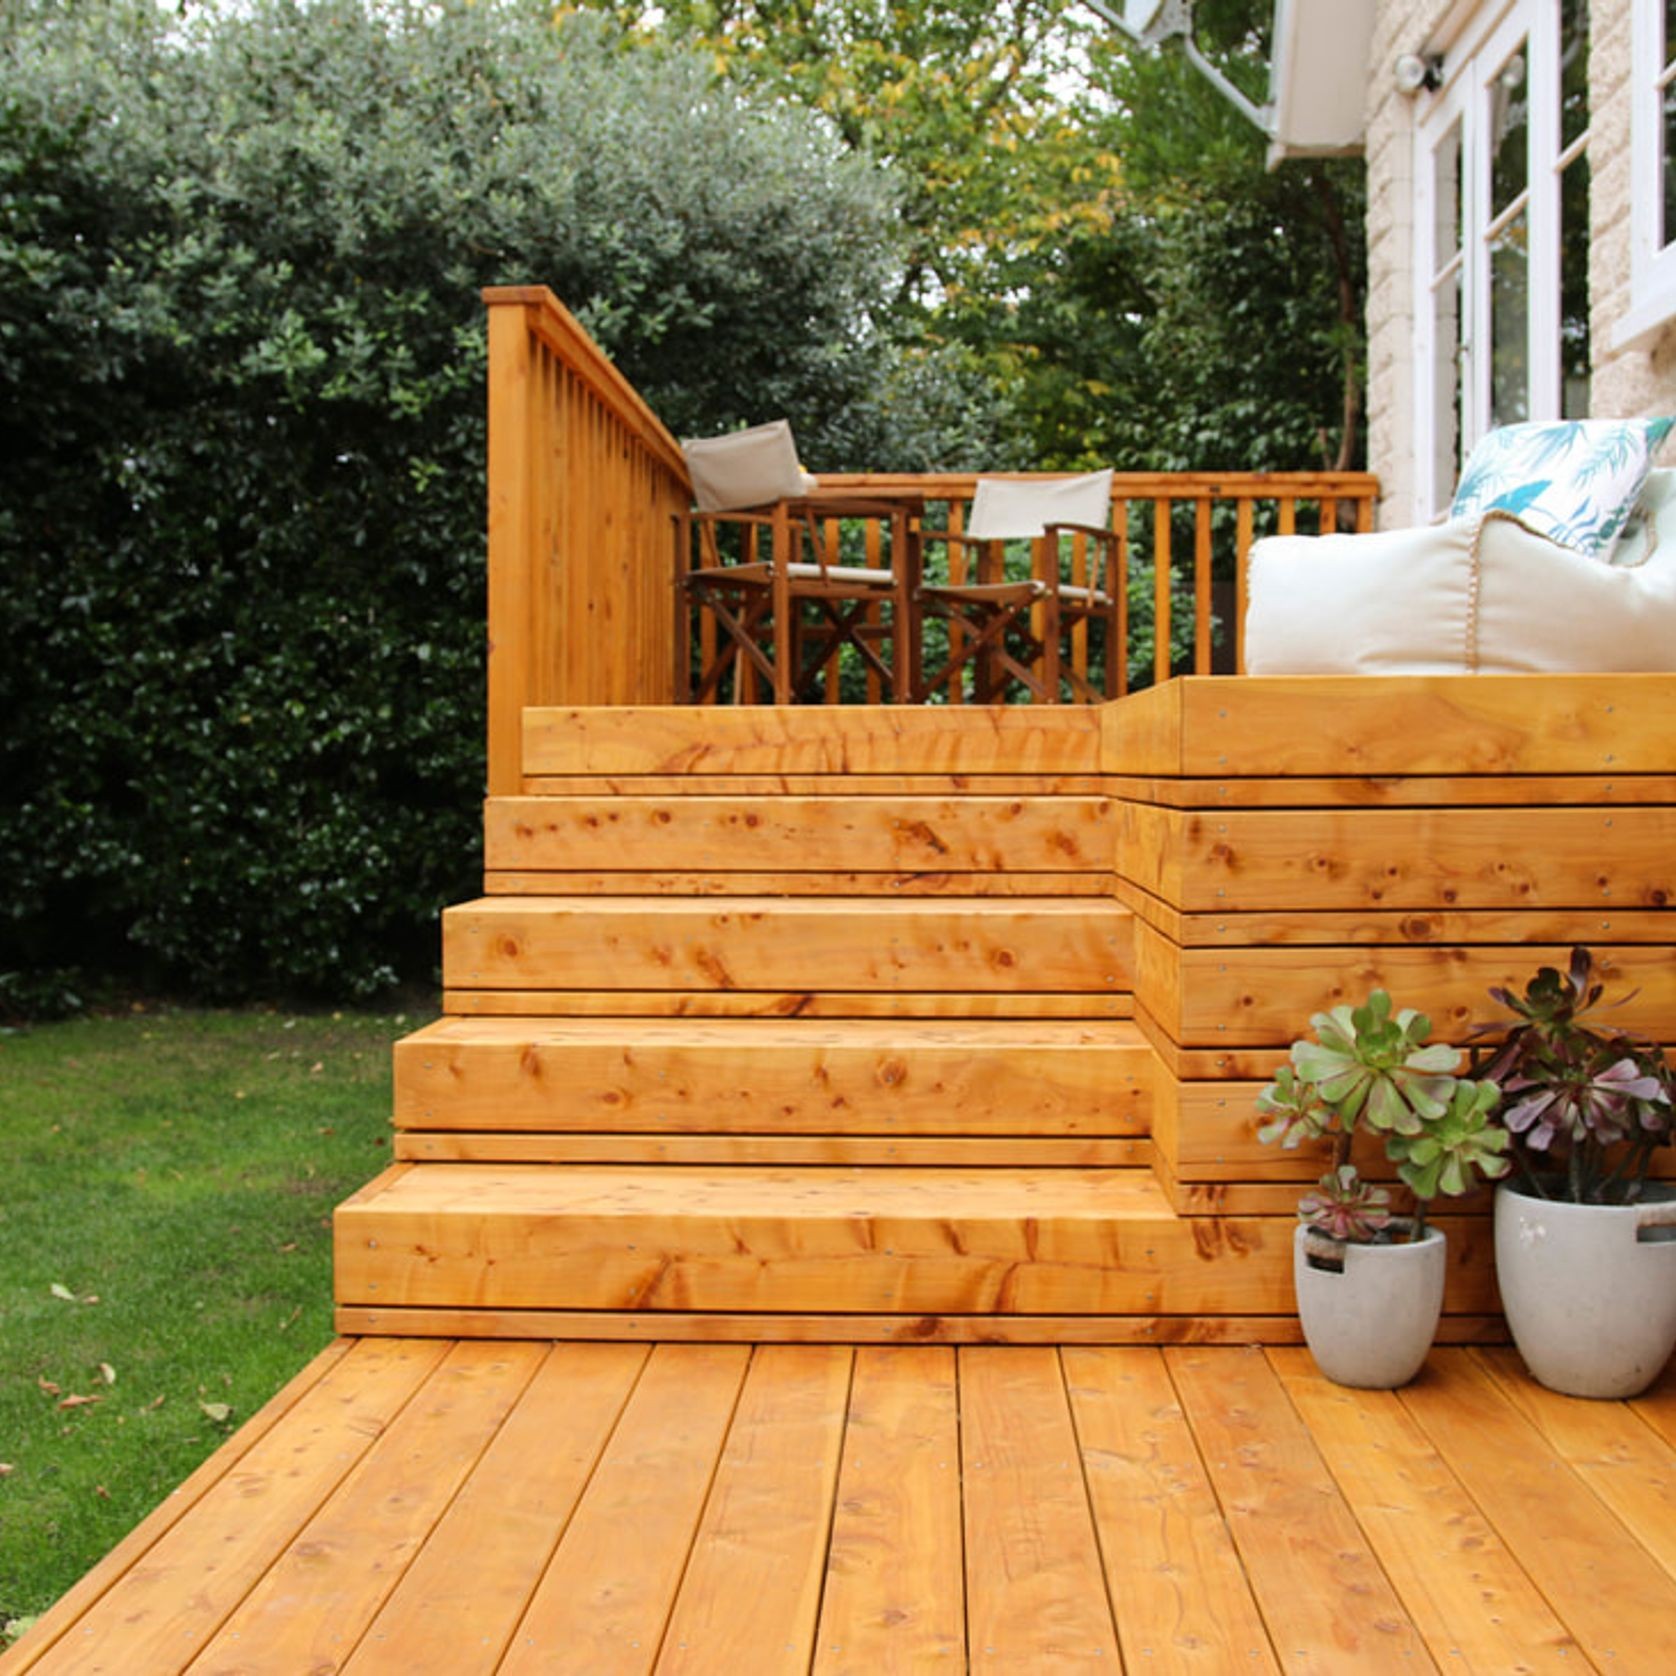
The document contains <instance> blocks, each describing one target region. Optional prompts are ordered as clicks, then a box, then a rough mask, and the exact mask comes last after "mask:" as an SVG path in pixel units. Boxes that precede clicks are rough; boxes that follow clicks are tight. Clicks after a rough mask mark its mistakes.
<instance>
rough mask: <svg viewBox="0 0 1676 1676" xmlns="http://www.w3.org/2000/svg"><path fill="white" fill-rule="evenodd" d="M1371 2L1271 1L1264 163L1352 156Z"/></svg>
mask: <svg viewBox="0 0 1676 1676" xmlns="http://www.w3.org/2000/svg"><path fill="white" fill-rule="evenodd" d="M1373 13H1374V0H1275V15H1274V47H1273V51H1272V54H1271V56H1270V60H1269V106H1270V110H1271V112H1272V114H1271V116H1270V123H1271V132H1270V144H1269V161H1270V162H1271V163H1275V162H1278V161H1279V160H1280V159H1281V158H1284V157H1330V156H1335V155H1337V154H1339V153H1342V152H1350V151H1360V150H1361V148H1362V138H1363V128H1364V125H1365V118H1366V112H1367V99H1368V76H1369V73H1370V66H1369V63H1368V58H1369V55H1370V52H1371V50H1372V46H1373Z"/></svg>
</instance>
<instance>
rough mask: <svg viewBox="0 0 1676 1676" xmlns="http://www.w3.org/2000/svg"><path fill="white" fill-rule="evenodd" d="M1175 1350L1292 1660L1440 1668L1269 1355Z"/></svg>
mask: <svg viewBox="0 0 1676 1676" xmlns="http://www.w3.org/2000/svg"><path fill="white" fill-rule="evenodd" d="M1164 1355H1165V1357H1166V1359H1167V1362H1168V1366H1169V1369H1170V1375H1171V1378H1172V1380H1173V1381H1174V1383H1175V1387H1176V1390H1177V1392H1178V1393H1179V1395H1180V1399H1181V1404H1182V1407H1183V1409H1184V1410H1185V1411H1186V1414H1187V1418H1188V1420H1189V1422H1190V1423H1191V1425H1192V1427H1193V1431H1194V1434H1195V1436H1196V1437H1197V1439H1198V1443H1199V1449H1200V1451H1201V1453H1202V1455H1203V1457H1204V1462H1205V1466H1206V1468H1207V1469H1208V1470H1209V1473H1210V1479H1211V1483H1212V1484H1213V1485H1214V1486H1215V1489H1216V1493H1217V1496H1218V1498H1219V1499H1220V1501H1221V1503H1222V1508H1223V1511H1224V1513H1225V1514H1226V1515H1227V1518H1228V1524H1229V1528H1230V1529H1231V1531H1232V1533H1233V1538H1234V1541H1235V1543H1236V1544H1237V1545H1238V1548H1239V1553H1240V1558H1241V1560H1242V1561H1243V1563H1244V1566H1245V1571H1246V1575H1247V1577H1248V1578H1249V1579H1250V1581H1251V1586H1252V1588H1253V1590H1254V1592H1255V1594H1256V1597H1257V1604H1258V1607H1259V1608H1260V1610H1261V1611H1262V1614H1263V1617H1264V1620H1265V1622H1266V1623H1267V1624H1268V1626H1269V1633H1270V1635H1271V1636H1272V1637H1273V1640H1274V1648H1275V1652H1276V1654H1277V1655H1278V1656H1279V1659H1280V1661H1281V1664H1282V1666H1283V1668H1285V1669H1286V1670H1288V1671H1298V1672H1309V1673H1315V1672H1319V1673H1320V1676H1339V1673H1341V1672H1344V1671H1349V1670H1354V1671H1356V1672H1357V1676H1362V1673H1363V1672H1367V1673H1368V1676H1373V1673H1375V1672H1380V1671H1393V1672H1395V1671H1416V1670H1435V1669H1436V1668H1437V1666H1436V1665H1435V1664H1434V1663H1433V1661H1432V1660H1431V1659H1430V1658H1429V1657H1428V1656H1427V1653H1426V1648H1425V1645H1424V1643H1423V1642H1422V1641H1421V1639H1420V1636H1419V1634H1418V1633H1417V1631H1416V1630H1415V1627H1414V1625H1413V1623H1412V1622H1411V1621H1410V1619H1409V1617H1408V1614H1407V1613H1406V1612H1405V1611H1404V1610H1403V1608H1402V1605H1401V1603H1400V1602H1399V1601H1398V1599H1397V1597H1396V1595H1395V1593H1394V1592H1393V1591H1392V1588H1391V1585H1390V1583H1389V1582H1388V1581H1387V1580H1386V1577H1385V1574H1384V1572H1383V1571H1382V1570H1381V1569H1380V1566H1379V1562H1378V1560H1377V1559H1376V1558H1375V1557H1374V1554H1373V1552H1372V1550H1371V1549H1370V1547H1369V1545H1368V1542H1367V1539H1366V1537H1365V1536H1364V1535H1363V1534H1362V1532H1361V1530H1360V1528H1359V1527H1358V1526H1357V1524H1356V1521H1355V1519H1354V1517H1353V1516H1352V1514H1351V1511H1350V1509H1349V1508H1348V1507H1347V1506H1346V1505H1345V1501H1344V1498H1343V1497H1342V1496H1341V1495H1340V1494H1339V1491H1338V1488H1337V1486H1336V1485H1335V1484H1334V1483H1333V1480H1332V1477H1331V1475H1330V1474H1329V1473H1328V1471H1327V1469H1326V1467H1325V1465H1324V1464H1323V1462H1322V1460H1321V1457H1320V1455H1319V1454H1318V1453H1317V1452H1316V1449H1315V1445H1314V1444H1313V1442H1312V1441H1311V1440H1310V1436H1309V1433H1308V1431H1307V1430H1306V1429H1305V1427H1304V1425H1303V1422H1302V1421H1301V1420H1300V1419H1299V1418H1298V1415H1297V1412H1296V1411H1295V1410H1294V1409H1293V1407H1292V1405H1291V1404H1290V1402H1288V1401H1287V1398H1286V1395H1285V1392H1284V1391H1282V1389H1281V1387H1280V1384H1279V1381H1278V1380H1277V1379H1276V1378H1275V1376H1274V1373H1273V1372H1272V1370H1271V1369H1270V1368H1269V1365H1268V1363H1267V1362H1265V1361H1264V1359H1263V1356H1262V1353H1261V1352H1259V1351H1249V1350H1247V1351H1239V1350H1217V1351H1210V1350H1167V1351H1165V1352H1164Z"/></svg>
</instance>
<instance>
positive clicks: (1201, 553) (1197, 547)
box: [1193, 501, 1211, 675]
mask: <svg viewBox="0 0 1676 1676" xmlns="http://www.w3.org/2000/svg"><path fill="white" fill-rule="evenodd" d="M1210 588H1211V577H1210V503H1209V501H1198V502H1196V503H1195V504H1194V507H1193V672H1194V674H1196V675H1209V674H1210V673H1211V632H1210V631H1211V620H1210V619H1211V608H1210V599H1211V594H1210Z"/></svg>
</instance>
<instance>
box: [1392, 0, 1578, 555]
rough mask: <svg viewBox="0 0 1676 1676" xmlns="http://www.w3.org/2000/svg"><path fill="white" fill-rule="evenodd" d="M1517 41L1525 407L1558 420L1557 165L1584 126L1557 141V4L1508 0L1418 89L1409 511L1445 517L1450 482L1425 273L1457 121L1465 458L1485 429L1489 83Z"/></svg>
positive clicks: (1421, 518) (1572, 152)
mask: <svg viewBox="0 0 1676 1676" xmlns="http://www.w3.org/2000/svg"><path fill="white" fill-rule="evenodd" d="M1521 41H1526V42H1527V43H1528V45H1527V47H1526V75H1527V78H1528V79H1527V84H1526V85H1527V90H1528V97H1529V115H1528V123H1529V127H1528V130H1527V133H1528V142H1527V143H1528V145H1529V147H1530V151H1529V168H1528V171H1527V178H1526V191H1525V196H1524V198H1523V200H1522V202H1523V205H1524V212H1525V215H1526V227H1527V229H1528V238H1529V243H1528V246H1527V270H1526V271H1527V277H1528V285H1527V293H1528V310H1529V312H1528V318H1527V321H1526V332H1527V337H1526V365H1527V367H1528V370H1529V391H1528V397H1527V410H1528V413H1529V416H1530V417H1531V418H1532V419H1553V418H1558V417H1559V415H1560V408H1561V381H1562V369H1561V360H1560V341H1559V339H1560V279H1561V274H1560V175H1561V171H1562V169H1563V167H1564V165H1565V164H1566V163H1568V162H1570V161H1571V160H1572V159H1573V158H1575V157H1576V156H1577V154H1578V152H1579V151H1580V150H1581V149H1583V148H1584V147H1586V146H1587V144H1588V139H1589V136H1588V133H1587V131H1585V132H1584V134H1583V135H1581V136H1579V138H1578V139H1577V140H1576V141H1574V142H1573V143H1572V144H1571V145H1570V146H1565V147H1562V145H1561V138H1562V136H1561V130H1560V112H1559V74H1560V66H1559V53H1560V20H1559V7H1558V6H1557V5H1555V4H1553V3H1552V0H1546V3H1544V0H1515V3H1514V4H1512V5H1511V6H1487V7H1485V8H1484V9H1483V11H1482V13H1481V14H1480V15H1479V16H1478V17H1477V18H1476V19H1475V20H1474V22H1473V24H1472V25H1471V26H1469V27H1468V28H1467V29H1466V30H1465V31H1463V33H1462V35H1461V36H1460V38H1459V39H1458V40H1457V41H1456V42H1455V43H1454V45H1453V46H1452V47H1451V49H1450V51H1449V53H1448V54H1447V56H1446V59H1445V63H1444V75H1445V80H1444V84H1443V86H1442V88H1441V89H1440V90H1439V91H1438V92H1437V93H1435V94H1432V95H1430V96H1423V99H1422V104H1421V107H1420V109H1419V110H1418V111H1417V113H1416V121H1415V127H1414V197H1413V203H1414V279H1413V295H1414V327H1415V331H1414V350H1415V353H1414V363H1413V375H1414V376H1413V390H1414V431H1413V450H1414V452H1413V458H1414V461H1415V465H1416V472H1415V508H1414V510H1415V515H1416V519H1417V521H1418V522H1422V523H1424V522H1426V521H1428V520H1431V519H1435V518H1439V517H1442V516H1443V515H1444V514H1445V512H1446V511H1447V507H1448V502H1449V497H1450V494H1451V492H1452V491H1453V488H1454V484H1453V483H1452V482H1451V483H1439V482H1438V481H1436V462H1435V448H1434V442H1435V438H1434V436H1433V434H1432V433H1433V423H1434V419H1435V416H1436V414H1437V411H1438V397H1439V391H1438V388H1437V383H1436V378H1435V369H1436V367H1437V365H1438V363H1437V359H1436V354H1435V351H1436V349H1437V344H1436V342H1435V333H1436V316H1435V313H1434V311H1433V306H1432V277H1433V274H1434V273H1435V272H1436V271H1437V269H1438V268H1439V266H1440V265H1441V264H1440V262H1439V261H1438V258H1437V253H1436V251H1435V250H1434V239H1435V233H1436V214H1437V202H1436V190H1435V174H1434V152H1435V150H1436V147H1437V146H1438V145H1439V143H1441V142H1442V141H1443V140H1444V138H1445V137H1446V136H1447V134H1448V132H1449V130H1450V129H1451V128H1452V127H1453V126H1454V124H1455V122H1456V121H1457V120H1459V122H1460V124H1461V150H1462V157H1463V164H1462V168H1461V197H1462V200H1463V202H1462V206H1461V210H1462V227H1463V233H1462V241H1461V252H1462V270H1463V271H1462V286H1461V316H1460V331H1461V344H1460V365H1459V368H1458V376H1459V380H1460V429H1461V437H1460V445H1461V453H1462V457H1463V458H1464V457H1465V456H1466V455H1467V454H1470V453H1471V452H1472V449H1473V446H1474V445H1475V444H1476V443H1477V442H1478V440H1479V439H1480V438H1481V437H1482V436H1483V435H1484V433H1485V431H1487V430H1488V429H1489V428H1490V374H1491V355H1490V347H1491V339H1490V329H1491V321H1490V268H1489V239H1490V237H1491V229H1492V227H1497V226H1501V225H1504V224H1505V223H1506V221H1507V220H1508V219H1510V216H1509V213H1508V212H1507V211H1504V212H1503V213H1502V215H1500V216H1498V217H1495V218H1492V217H1491V215H1490V213H1489V211H1490V191H1491V180H1490V175H1491V156H1490V149H1489V145H1488V136H1489V133H1490V122H1491V84H1492V83H1493V81H1494V79H1495V77H1496V76H1497V75H1498V74H1499V72H1500V70H1501V68H1502V66H1503V65H1504V64H1505V63H1506V62H1507V60H1508V58H1509V57H1510V56H1511V55H1512V53H1513V51H1514V50H1515V48H1516V47H1517V46H1518V45H1519V43H1520V42H1521Z"/></svg>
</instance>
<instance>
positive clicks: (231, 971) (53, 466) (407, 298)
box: [0, 0, 935, 1007]
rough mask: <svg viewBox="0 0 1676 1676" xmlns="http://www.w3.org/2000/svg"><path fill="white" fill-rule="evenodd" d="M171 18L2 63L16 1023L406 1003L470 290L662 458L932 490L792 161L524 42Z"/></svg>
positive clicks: (824, 220)
mask: <svg viewBox="0 0 1676 1676" xmlns="http://www.w3.org/2000/svg"><path fill="white" fill-rule="evenodd" d="M182 11H183V12H184V13H185V15H184V17H182V16H180V15H177V14H176V13H175V12H174V10H173V9H172V8H170V9H167V10H165V9H164V8H161V7H159V6H157V5H155V4H154V3H152V0H85V3H80V4H78V5H76V6H74V7H67V6H62V5H58V4H51V3H46V0H9V3H8V6H7V29H6V32H5V35H4V38H3V40H0V454H3V456H4V457H5V459H6V461H7V470H6V473H5V475H4V478H3V479H0V623H3V624H4V630H3V632H4V635H5V637H6V638H5V644H4V656H3V657H0V714H3V715H4V716H5V718H6V726H5V729H4V731H3V733H0V787H3V788H4V789H3V790H0V852H3V853H4V854H5V855H6V856H7V857H8V860H9V866H8V879H7V886H8V888H7V890H6V892H5V895H4V900H3V904H0V996H3V995H5V994H8V993H9V994H10V995H11V996H12V997H13V1003H14V1004H15V1005H17V1006H19V1007H22V1006H24V1005H26V1004H28V998H29V997H31V996H33V997H35V998H36V1003H37V1004H42V1002H41V998H42V997H50V996H52V995H70V994H72V992H73V991H74V988H75V984H76V976H75V974H76V970H77V968H83V969H87V970H90V971H93V972H110V971H120V972H124V973H126V974H128V975H130V976H132V977H134V978H136V979H138V980H139V981H143V982H149V983H156V984H162V985H167V986H169V987H172V988H176V989H183V990H186V991H195V992H199V993H209V994H214V995H216V996H218V997H220V998H223V999H234V998H237V997H239V996H244V995H250V994H264V993H266V994H273V993H282V992H286V991H302V992H311V993H316V994H321V995H330V996H353V995H360V994H365V993H368V992H370V991H373V990H376V989H378V988H380V987H381V986H383V985H385V984H387V983H389V982H390V981H392V979H394V978H395V977H397V976H413V975H424V974H426V973H428V971H429V970H430V969H431V967H432V965H433V962H434V948H435V940H436V914H437V911H438V909H439V907H440V906H441V904H442V903H443V902H445V901H447V900H449V899H452V898H457V897H459V896H462V895H466V894H470V893H471V892H472V891H473V889H474V888H475V885H474V875H475V874H476V871H477V869H478V867H479V865H480V862H479V858H478V854H477V843H478V837H477V833H478V818H479V817H478V799H479V797H480V795H481V790H482V734H483V714H482V702H483V700H482V694H483V684H484V680H483V677H484V671H483V609H484V607H483V589H484V542H483V534H482V530H483V447H484V419H483V414H484V391H483V379H484V339H483V329H482V311H481V306H480V303H479V300H478V291H479V288H480V287H482V286H483V285H486V284H503V283H530V282H544V283H547V284H549V285H551V286H552V287H553V288H554V290H555V291H556V292H557V293H558V294H559V295H560V297H561V298H562V299H564V300H565V301H566V302H567V303H568V304H569V305H570V306H571V307H572V308H573V309H574V310H575V311H576V312H577V313H578V314H579V315H580V316H581V318H582V320H583V321H584V323H585V324H586V325H587V326H588V327H589V329H590V330H591V331H592V332H593V333H594V334H595V336H596V337H598V338H599V339H600V340H601V341H602V342H603V343H604V344H605V346H606V347H607V348H608V349H609V350H610V351H611V352H612V353H613V354H614V356H615V357H616V358H617V360H618V362H619V364H620V365H621V366H622V367H623V369H624V370H625V372H627V374H628V375H629V377H630V378H631V379H632V380H633V381H634V382H635V383H636V385H637V386H638V387H639V388H640V389H641V390H642V392H643V393H644V394H645V395H646V396H647V398H648V400H649V401H650V402H651V403H652V405H653V406H654V408H655V409H656V410H657V411H659V413H660V414H661V415H662V416H663V417H664V418H665V420H666V421H667V422H668V423H670V424H671V426H672V427H675V428H677V429H680V428H688V427H690V428H693V429H699V428H708V427H712V426H714V427H720V426H722V425H725V424H727V423H730V422H733V421H736V420H742V419H760V418H763V417H766V416H770V415H773V414H776V413H782V412H783V413H788V414H791V415H792V416H793V417H794V419H795V421H796V423H797V425H798V428H799V432H800V436H801V438H802V440H803V441H804V443H805V453H806V455H807V457H808V458H809V459H810V461H811V462H812V463H813V464H815V465H816V466H817V467H824V468H826V469H838V468H842V467H844V466H849V465H853V464H856V463H859V462H861V461H866V462H867V463H869V464H878V463H879V462H880V461H881V460H886V461H888V460H890V459H892V458H894V459H896V460H898V461H900V462H901V463H903V464H913V463H920V462H921V460H922V459H923V458H924V457H925V455H926V453H927V451H934V444H933V442H932V441H930V440H928V437H927V434H926V429H925V425H924V422H923V421H921V420H920V419H918V418H917V417H914V415H916V414H917V413H918V412H920V411H921V410H922V408H923V406H924V404H918V403H916V404H909V403H907V402H906V401H903V402H900V403H895V404H894V405H893V402H892V399H891V395H890V391H891V389H892V388H893V377H894V376H895V375H894V373H893V363H892V361H891V359H890V351H889V350H888V347H887V346H886V345H885V344H884V343H883V342H882V341H881V340H880V339H879V337H878V336H877V334H876V333H875V332H873V330H872V329H871V327H870V324H869V320H870V309H871V307H872V303H873V301H874V299H875V298H877V297H878V296H880V295H882V294H883V293H884V292H885V291H886V290H887V289H888V287H889V285H890V284H891V283H892V281H893V277H894V274H895V269H894V266H893V263H894V256H893V250H894V245H893V240H894V238H895V221H894V210H893V199H892V194H891V190H890V187H889V184H888V182H887V180H886V179H885V178H884V177H883V176H882V175H881V174H880V172H879V171H877V170H876V169H874V168H873V167H872V166H871V165H868V164H866V163H865V162H863V161H861V160H859V159H853V158H851V159H845V158H841V157H840V156H838V154H837V151H836V147H835V143H834V142H833V141H832V140H831V139H830V138H829V137H827V136H826V135H825V134H824V132H823V131H822V130H821V129H820V127H819V126H818V124H817V122H816V120H815V119H814V118H812V117H810V116H807V115H802V114H798V113H793V112H790V111H785V110H780V109H759V108H753V107H752V106H750V105H749V104H747V103H746V102H745V101H744V100H743V99H742V98H741V97H740V96H738V95H736V94H733V93H729V92H727V91H726V90H724V89H723V88H721V87H720V86H718V85H717V84H716V82H715V80H714V77H713V75H712V72H711V70H710V68H709V66H708V65H707V64H704V63H700V62H698V61H697V60H695V59H693V58H691V57H689V56H686V55H683V54H681V53H679V52H676V51H672V50H654V49H650V48H647V47H644V46H632V47H631V46H629V45H628V44H626V43H625V40H624V38H623V37H622V36H620V35H619V34H617V33H616V32H614V31H613V30H612V29H611V28H610V27H608V26H606V25H604V24H602V23H601V22H600V21H599V20H598V19H594V18H586V17H584V18H572V19H569V20H568V21H566V22H564V23H563V24H562V25H560V26H557V27H555V25H554V24H553V23H552V21H551V19H552V8H551V7H550V6H549V5H547V4H546V3H545V0H540V3H538V0H479V3H477V4H470V3H468V0H441V3H438V4H420V3H418V0H253V3H252V4H251V5H249V6H247V7H241V8H237V9H234V8H228V9H227V10H226V12H225V13H223V12H220V11H216V12H215V13H214V14H213V15H205V14H204V13H202V12H201V11H200V10H197V9H194V10H191V11H186V9H185V8H182ZM908 373H909V375H911V376H912V377H914V378H919V379H921V380H923V379H924V378H925V376H926V373H925V368H924V366H923V365H922V366H918V367H915V368H910V369H908ZM933 381H934V382H935V380H933ZM31 974H47V975H48V977H47V978H46V980H45V981H39V982H37V981H34V980H33V979H32V978H31ZM20 997H21V998H23V999H22V1000H19V999H18V998H20Z"/></svg>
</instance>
